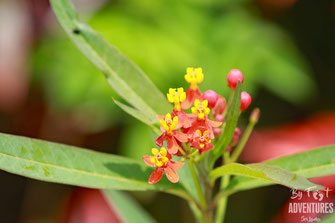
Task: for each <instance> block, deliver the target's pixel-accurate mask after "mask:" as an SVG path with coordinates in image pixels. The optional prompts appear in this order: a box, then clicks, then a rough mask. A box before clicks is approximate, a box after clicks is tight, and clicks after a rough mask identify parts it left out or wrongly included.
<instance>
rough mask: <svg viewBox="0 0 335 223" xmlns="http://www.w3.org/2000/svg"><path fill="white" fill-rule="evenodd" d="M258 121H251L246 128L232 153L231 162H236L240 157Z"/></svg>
mask: <svg viewBox="0 0 335 223" xmlns="http://www.w3.org/2000/svg"><path fill="white" fill-rule="evenodd" d="M255 124H256V122H249V124H248V126H247V128H246V129H245V131H244V133H243V136H242V138H241V140H240V142H239V144H238V146H237V147H236V148H235V150H234V152H233V154H232V155H231V158H230V161H229V162H235V161H236V160H237V159H238V157H239V156H240V154H241V152H242V150H243V148H244V146H245V144H246V143H247V141H248V139H249V137H250V134H251V132H252V130H253V129H254V127H255Z"/></svg>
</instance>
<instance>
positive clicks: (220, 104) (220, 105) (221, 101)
mask: <svg viewBox="0 0 335 223" xmlns="http://www.w3.org/2000/svg"><path fill="white" fill-rule="evenodd" d="M226 104H227V102H226V99H225V98H224V97H222V96H219V98H218V100H217V101H216V104H215V106H214V108H213V114H214V115H216V114H222V113H223V111H224V110H225V108H226Z"/></svg>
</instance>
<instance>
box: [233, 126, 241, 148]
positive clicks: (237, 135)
mask: <svg viewBox="0 0 335 223" xmlns="http://www.w3.org/2000/svg"><path fill="white" fill-rule="evenodd" d="M240 135H241V130H240V129H239V128H235V132H234V135H233V138H232V139H231V142H230V145H231V146H235V145H237V143H238V141H239V140H240Z"/></svg>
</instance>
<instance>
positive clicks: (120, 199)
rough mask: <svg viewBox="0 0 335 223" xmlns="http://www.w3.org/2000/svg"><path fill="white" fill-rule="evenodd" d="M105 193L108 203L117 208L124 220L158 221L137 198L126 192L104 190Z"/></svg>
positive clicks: (149, 222) (150, 222) (136, 221)
mask: <svg viewBox="0 0 335 223" xmlns="http://www.w3.org/2000/svg"><path fill="white" fill-rule="evenodd" d="M103 194H104V196H105V198H106V200H107V201H108V204H109V205H110V206H111V208H112V209H113V210H116V211H117V213H118V215H119V217H120V218H121V219H122V222H127V223H154V222H156V221H155V220H154V219H153V218H152V217H151V216H150V215H149V214H148V213H147V212H146V211H145V210H144V208H142V207H141V206H140V205H139V204H138V203H137V202H136V200H134V199H133V198H132V197H131V196H129V195H128V194H126V193H125V192H121V191H115V190H104V191H103Z"/></svg>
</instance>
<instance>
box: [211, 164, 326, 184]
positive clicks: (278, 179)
mask: <svg viewBox="0 0 335 223" xmlns="http://www.w3.org/2000/svg"><path fill="white" fill-rule="evenodd" d="M224 175H239V176H246V177H249V178H254V179H258V180H261V181H268V182H271V183H277V184H281V185H284V186H286V187H289V188H295V189H298V190H305V189H308V188H313V189H314V190H320V189H322V186H320V185H316V184H314V183H312V182H310V181H308V180H307V179H306V178H304V177H301V176H299V175H297V174H293V173H290V172H288V171H286V170H284V169H282V168H280V167H277V166H272V165H267V164H262V163H260V164H249V165H243V164H239V163H230V164H227V165H224V166H222V167H218V168H216V169H214V170H212V171H211V172H210V178H211V180H212V181H214V180H215V179H217V178H218V177H221V176H224ZM249 178H248V179H249Z"/></svg>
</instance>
